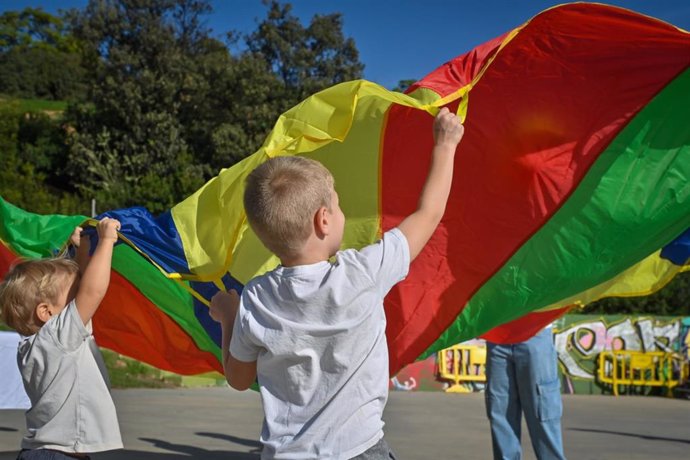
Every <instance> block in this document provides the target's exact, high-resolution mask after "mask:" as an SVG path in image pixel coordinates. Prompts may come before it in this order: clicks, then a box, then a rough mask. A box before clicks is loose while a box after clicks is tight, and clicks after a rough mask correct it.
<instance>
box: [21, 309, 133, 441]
mask: <svg viewBox="0 0 690 460" xmlns="http://www.w3.org/2000/svg"><path fill="white" fill-rule="evenodd" d="M17 361H18V364H19V369H20V372H21V374H22V380H23V382H24V388H25V389H26V393H27V394H28V396H29V399H30V400H31V409H29V410H28V411H27V412H26V426H27V430H28V434H27V435H26V436H25V437H24V439H22V448H23V449H41V448H43V449H56V450H61V451H63V452H84V453H88V452H100V451H104V450H110V449H119V448H122V438H121V437H120V427H119V426H118V423H117V414H116V413H115V404H114V403H113V399H112V397H111V396H110V389H109V381H108V374H107V371H106V369H105V364H104V363H103V357H102V356H101V352H100V350H99V349H98V346H97V345H96V342H95V340H94V338H93V336H92V335H91V322H89V323H88V327H85V326H84V323H83V321H82V320H81V317H80V316H79V312H78V311H77V307H76V304H75V303H74V301H72V302H70V303H69V305H67V307H65V308H64V309H63V310H62V311H61V312H60V314H59V315H57V316H54V317H52V318H51V319H50V320H48V321H47V322H46V323H45V324H44V325H43V327H41V329H40V330H39V331H38V333H36V334H34V335H32V336H29V337H25V338H24V339H23V340H22V341H21V342H19V349H18V351H17Z"/></svg>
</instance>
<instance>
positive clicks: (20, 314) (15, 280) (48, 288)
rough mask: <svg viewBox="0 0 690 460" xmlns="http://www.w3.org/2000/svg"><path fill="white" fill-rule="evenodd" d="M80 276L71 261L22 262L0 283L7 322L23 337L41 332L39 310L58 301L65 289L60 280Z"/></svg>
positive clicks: (3, 313) (3, 314) (1, 301)
mask: <svg viewBox="0 0 690 460" xmlns="http://www.w3.org/2000/svg"><path fill="white" fill-rule="evenodd" d="M78 273H79V267H78V266H77V264H76V262H74V261H73V260H70V259H41V260H23V261H20V262H18V263H17V264H15V265H13V266H12V268H10V271H9V272H8V273H7V276H5V279H4V280H3V282H2V283H0V306H1V307H2V317H3V319H4V320H5V323H7V325H8V326H10V327H11V328H12V329H14V330H15V331H17V332H19V333H20V334H22V335H32V334H35V333H36V332H38V330H39V329H40V328H41V326H42V325H43V324H42V323H41V321H40V320H39V319H38V318H37V316H36V307H37V306H38V305H39V304H40V303H42V302H55V301H56V300H57V297H58V295H59V294H60V290H61V289H63V288H64V285H63V284H62V283H61V280H62V279H65V278H66V277H68V276H70V275H77V274H78Z"/></svg>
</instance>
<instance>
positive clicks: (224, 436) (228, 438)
mask: <svg viewBox="0 0 690 460" xmlns="http://www.w3.org/2000/svg"><path fill="white" fill-rule="evenodd" d="M194 434H196V435H197V436H206V437H207V438H213V439H222V440H225V441H228V442H233V443H235V444H239V445H241V446H247V447H254V448H255V449H256V452H259V453H260V452H261V443H260V442H259V441H256V440H250V439H244V438H238V437H237V436H232V435H229V434H221V433H208V432H196V433H194Z"/></svg>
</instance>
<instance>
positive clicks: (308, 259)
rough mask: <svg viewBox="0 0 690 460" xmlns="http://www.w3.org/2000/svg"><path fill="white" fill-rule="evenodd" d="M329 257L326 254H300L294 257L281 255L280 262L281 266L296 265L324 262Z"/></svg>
mask: <svg viewBox="0 0 690 460" xmlns="http://www.w3.org/2000/svg"><path fill="white" fill-rule="evenodd" d="M329 258H330V257H329V256H328V255H316V254H314V255H309V256H307V255H306V254H300V255H297V256H295V257H281V258H280V264H281V265H282V266H283V267H297V266H298V265H311V264H317V263H319V262H325V261H327V260H328V259H329Z"/></svg>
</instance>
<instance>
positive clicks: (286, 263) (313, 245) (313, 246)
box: [280, 241, 333, 267]
mask: <svg viewBox="0 0 690 460" xmlns="http://www.w3.org/2000/svg"><path fill="white" fill-rule="evenodd" d="M332 255H333V254H329V251H328V248H327V247H326V245H324V244H323V243H320V242H312V241H308V242H307V244H305V245H304V247H303V248H302V250H301V251H299V253H297V254H295V255H294V256H292V257H281V258H280V264H281V265H282V266H283V267H296V266H298V265H311V264H317V263H319V262H325V261H327V260H328V259H330V258H331V256H332Z"/></svg>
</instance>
